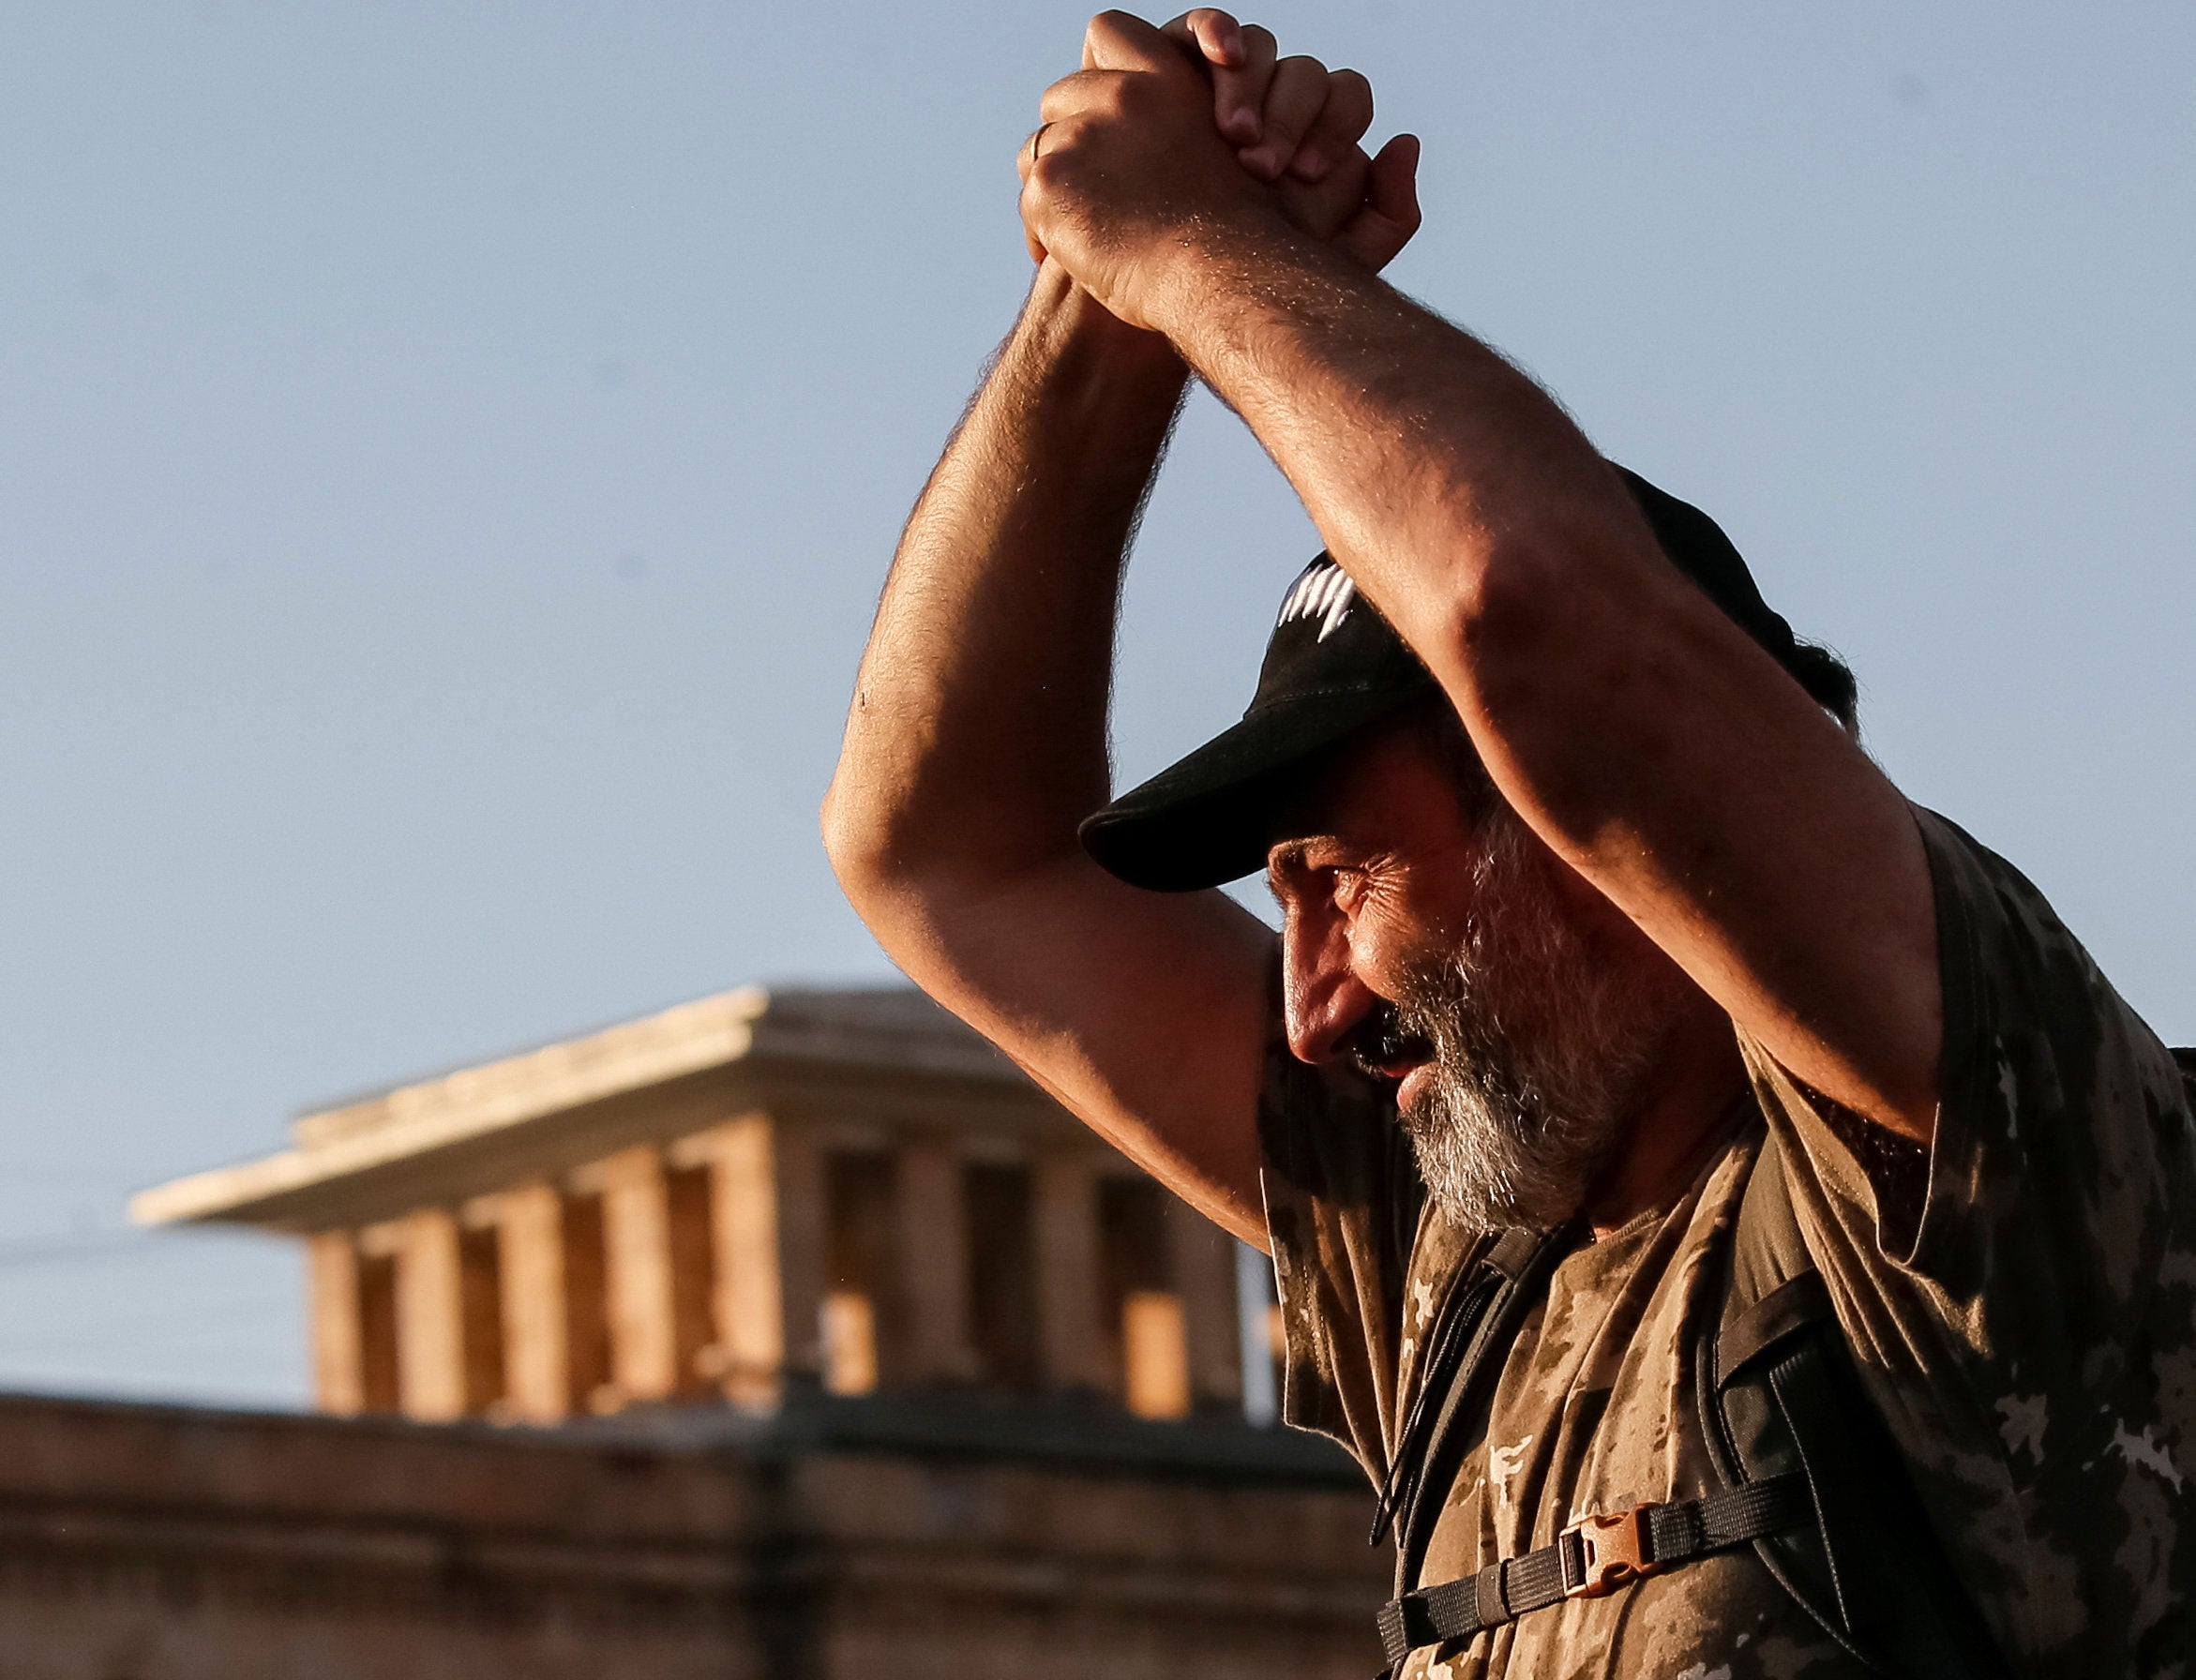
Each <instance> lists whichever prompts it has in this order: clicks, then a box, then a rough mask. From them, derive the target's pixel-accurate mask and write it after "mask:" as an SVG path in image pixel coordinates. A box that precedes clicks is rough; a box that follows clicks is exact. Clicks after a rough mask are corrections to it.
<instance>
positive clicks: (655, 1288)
mask: <svg viewBox="0 0 2196 1680" xmlns="http://www.w3.org/2000/svg"><path fill="white" fill-rule="evenodd" d="M597 1170H598V1172H599V1175H600V1180H601V1184H602V1230H603V1256H604V1259H605V1261H606V1263H607V1272H606V1275H605V1277H604V1280H603V1282H604V1293H605V1296H606V1297H607V1302H606V1304H607V1307H608V1310H609V1326H610V1381H611V1383H613V1384H614V1385H615V1386H616V1388H617V1389H618V1391H619V1394H620V1396H621V1398H623V1399H624V1400H626V1401H636V1400H641V1401H646V1400H667V1399H669V1397H670V1396H671V1395H672V1394H674V1393H676V1392H677V1391H678V1388H679V1375H680V1373H679V1340H678V1331H677V1326H676V1322H675V1316H676V1315H675V1309H674V1306H673V1301H674V1297H675V1293H676V1285H675V1284H674V1282H673V1281H672V1278H671V1232H670V1199H669V1195H668V1193H667V1192H666V1189H665V1185H664V1172H663V1157H662V1156H660V1155H659V1154H657V1153H656V1151H655V1149H654V1147H651V1146H649V1145H647V1144H640V1145H637V1146H636V1147H633V1148H630V1149H621V1150H620V1151H619V1152H618V1153H617V1154H615V1155H612V1156H610V1157H609V1158H608V1159H607V1160H605V1161H602V1162H598V1163H597Z"/></svg>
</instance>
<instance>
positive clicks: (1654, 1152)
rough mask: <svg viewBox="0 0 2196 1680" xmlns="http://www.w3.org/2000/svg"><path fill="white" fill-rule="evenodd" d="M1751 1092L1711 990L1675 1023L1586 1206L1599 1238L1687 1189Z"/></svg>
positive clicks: (1667, 1203) (1727, 1023)
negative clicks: (1621, 1142)
mask: <svg viewBox="0 0 2196 1680" xmlns="http://www.w3.org/2000/svg"><path fill="white" fill-rule="evenodd" d="M1745 1092H1746V1066H1745V1063H1744V1062H1743V1061H1742V1060H1741V1059H1740V1057H1739V1055H1738V1045H1737V1042H1736V1041H1735V1040H1734V1039H1733V1037H1732V1036H1731V1018H1730V1017H1729V1016H1728V1015H1726V1014H1724V1013H1723V1012H1722V1010H1720V1009H1718V1008H1717V1007H1716V1006H1715V1005H1714V1004H1713V1003H1711V1002H1709V1001H1708V999H1707V996H1706V995H1705V994H1704V995H1701V996H1700V997H1699V1001H1698V1004H1697V1005H1696V1006H1695V1007H1693V1008H1691V1009H1688V1010H1687V1011H1686V1012H1684V1014H1683V1015H1682V1016H1681V1017H1680V1018H1679V1019H1678V1021H1677V1023H1675V1024H1674V1025H1673V1027H1672V1029H1671V1034H1670V1039H1669V1041H1668V1042H1667V1044H1666V1046H1665V1048H1664V1050H1663V1052H1662V1056H1661V1057H1658V1058H1657V1061H1656V1064H1655V1067H1654V1070H1653V1072H1652V1073H1650V1075H1649V1076H1648V1080H1647V1087H1646V1093H1645V1095H1644V1097H1643V1098H1642V1100H1641V1102H1639V1104H1638V1105H1637V1106H1636V1107H1635V1108H1634V1109H1633V1111H1632V1117H1631V1119H1630V1120H1629V1121H1628V1122H1627V1124H1626V1127H1625V1138H1626V1142H1625V1145H1624V1147H1623V1148H1622V1150H1621V1151H1620V1152H1619V1153H1618V1154H1617V1158H1616V1159H1615V1160H1614V1161H1613V1162H1611V1163H1610V1164H1609V1166H1608V1167H1607V1169H1606V1170H1605V1171H1603V1173H1602V1177H1600V1179H1599V1180H1598V1181H1597V1182H1596V1183H1595V1185H1594V1188H1593V1190H1592V1191H1591V1192H1588V1194H1587V1201H1586V1206H1585V1207H1584V1209H1583V1210H1582V1211H1583V1212H1584V1215H1585V1218H1586V1220H1587V1223H1588V1224H1589V1225H1590V1226H1591V1227H1592V1229H1593V1234H1594V1237H1596V1239H1597V1240H1598V1239H1599V1238H1601V1237H1606V1236H1608V1235H1609V1233H1610V1232H1612V1231H1614V1230H1616V1229H1617V1228H1618V1227H1619V1226H1621V1225H1624V1224H1627V1223H1629V1222H1631V1221H1632V1220H1633V1219H1635V1218H1637V1217H1638V1216H1639V1215H1640V1214H1641V1213H1644V1212H1645V1211H1647V1209H1648V1208H1650V1207H1669V1206H1670V1205H1671V1204H1672V1203H1674V1202H1675V1201H1677V1198H1678V1197H1679V1196H1681V1195H1682V1194H1684V1193H1685V1190H1686V1187H1687V1186H1688V1185H1690V1184H1691V1183H1692V1179H1693V1177H1694V1175H1695V1174H1696V1173H1698V1172H1699V1170H1700V1164H1701V1161H1702V1158H1703V1157H1704V1156H1705V1155H1706V1154H1707V1151H1708V1149H1709V1148H1710V1147H1713V1146H1714V1145H1715V1144H1716V1143H1717V1142H1718V1141H1720V1139H1721V1138H1722V1135H1723V1133H1724V1132H1725V1131H1726V1130H1727V1129H1728V1127H1729V1125H1730V1122H1731V1118H1732V1110H1733V1108H1734V1106H1735V1105H1736V1103H1737V1102H1738V1100H1739V1099H1740V1098H1741V1097H1743V1096H1744V1095H1745Z"/></svg>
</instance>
